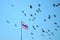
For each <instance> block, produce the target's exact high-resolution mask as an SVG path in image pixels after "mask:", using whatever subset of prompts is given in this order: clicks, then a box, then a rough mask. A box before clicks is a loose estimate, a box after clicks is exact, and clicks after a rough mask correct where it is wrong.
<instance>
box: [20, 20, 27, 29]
mask: <svg viewBox="0 0 60 40" xmlns="http://www.w3.org/2000/svg"><path fill="white" fill-rule="evenodd" d="M21 24H22V28H24V29H25V30H28V25H27V24H25V23H24V22H23V21H21Z"/></svg>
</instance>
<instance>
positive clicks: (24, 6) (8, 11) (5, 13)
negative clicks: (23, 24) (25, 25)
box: [0, 0, 60, 40]
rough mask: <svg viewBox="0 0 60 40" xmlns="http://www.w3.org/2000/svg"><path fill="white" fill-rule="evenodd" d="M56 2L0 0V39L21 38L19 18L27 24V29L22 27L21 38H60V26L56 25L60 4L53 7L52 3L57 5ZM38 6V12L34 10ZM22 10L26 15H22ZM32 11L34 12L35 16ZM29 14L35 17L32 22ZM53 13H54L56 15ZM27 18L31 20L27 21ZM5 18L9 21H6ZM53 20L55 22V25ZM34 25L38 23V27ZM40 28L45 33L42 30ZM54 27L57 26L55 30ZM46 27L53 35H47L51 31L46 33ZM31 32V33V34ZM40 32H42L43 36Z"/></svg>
mask: <svg viewBox="0 0 60 40" xmlns="http://www.w3.org/2000/svg"><path fill="white" fill-rule="evenodd" d="M38 3H39V4H40V5H41V6H40V7H38ZM58 3H60V0H0V40H21V20H22V21H24V22H25V23H26V24H27V25H28V30H24V29H23V28H22V39H23V40H60V28H57V27H56V26H60V5H59V6H58V7H53V4H56V5H58ZM12 5H13V7H12ZM30 5H32V9H30V7H29V6H30ZM38 8H40V9H41V12H39V13H37V12H36V9H38ZM22 10H23V11H24V13H26V16H24V13H22ZM34 13H36V16H35V15H34ZM30 14H32V15H33V17H35V18H36V20H35V21H34V22H33V21H32V19H33V17H31V16H30ZM48 15H51V19H48ZM53 15H56V17H54V16H53ZM29 18H30V19H31V21H29ZM44 19H46V21H44ZM7 20H8V21H9V23H7ZM54 22H57V25H55V24H54ZM15 24H16V25H17V26H15ZM32 25H34V26H35V28H36V30H34V29H33V28H32ZM36 25H39V27H36ZM42 28H43V29H44V30H45V33H43V32H42V30H41V29H42ZM55 28H57V31H55V30H54V29H55ZM48 29H49V30H50V31H51V32H53V33H54V35H51V36H49V35H48V34H51V33H50V32H48V33H46V32H47V30H48ZM31 32H32V33H33V35H31ZM41 34H44V36H42V35H41ZM32 37H33V38H34V39H32ZM49 38H51V39H49Z"/></svg>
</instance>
